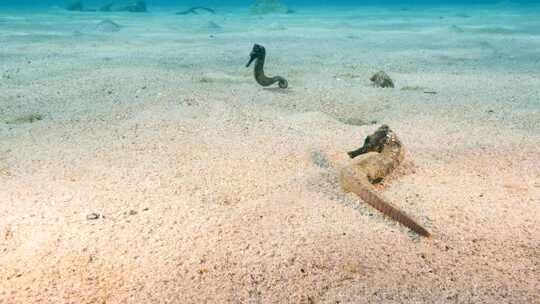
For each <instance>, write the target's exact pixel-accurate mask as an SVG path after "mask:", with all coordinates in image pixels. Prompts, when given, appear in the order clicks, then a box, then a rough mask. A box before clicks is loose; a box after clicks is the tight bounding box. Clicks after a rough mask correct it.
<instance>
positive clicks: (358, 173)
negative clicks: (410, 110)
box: [339, 125, 430, 237]
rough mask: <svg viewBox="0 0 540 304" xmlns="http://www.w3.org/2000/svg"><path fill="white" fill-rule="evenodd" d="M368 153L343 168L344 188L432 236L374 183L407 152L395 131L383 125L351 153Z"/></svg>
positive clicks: (421, 232)
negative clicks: (390, 200)
mask: <svg viewBox="0 0 540 304" xmlns="http://www.w3.org/2000/svg"><path fill="white" fill-rule="evenodd" d="M366 153H369V154H368V155H367V156H366V158H365V159H362V160H361V161H359V162H356V163H353V164H351V165H349V166H347V167H345V168H343V169H341V172H340V176H339V180H340V183H341V187H342V188H343V190H344V191H345V192H352V193H354V194H356V195H358V196H359V197H360V198H361V199H362V200H363V201H364V202H366V203H368V204H369V205H371V206H372V207H373V208H375V209H377V210H379V211H380V212H382V213H383V214H385V215H386V216H388V217H390V218H391V219H393V220H395V221H397V222H399V223H401V224H402V225H404V226H406V227H408V228H409V229H411V230H413V231H414V232H416V233H418V234H419V235H421V236H424V237H430V233H429V232H428V231H427V230H426V229H425V228H423V227H422V226H420V225H419V224H417V223H416V222H415V221H414V220H413V219H411V218H410V217H409V216H408V215H407V214H405V213H404V212H403V211H401V210H399V209H398V208H397V207H395V206H393V205H392V204H391V203H389V202H388V200H386V199H385V198H384V197H383V196H382V195H381V194H379V193H378V192H377V191H376V190H375V188H374V187H373V185H372V184H373V183H376V182H379V181H381V180H382V179H383V178H385V177H386V176H387V175H388V174H390V173H391V172H392V171H393V170H394V169H396V168H397V167H398V166H399V165H400V163H401V162H403V159H404V154H405V152H404V149H403V145H402V143H401V141H400V140H399V139H398V137H397V136H396V134H395V133H394V132H393V131H392V130H390V128H389V127H388V126H387V125H382V126H381V127H380V128H379V129H377V130H376V131H375V133H373V134H372V135H369V136H368V137H367V138H366V139H365V141H364V145H363V146H362V147H360V148H359V149H357V150H354V151H351V152H348V154H349V157H350V158H355V157H357V156H359V155H362V154H366Z"/></svg>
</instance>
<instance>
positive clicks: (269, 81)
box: [246, 44, 289, 89]
mask: <svg viewBox="0 0 540 304" xmlns="http://www.w3.org/2000/svg"><path fill="white" fill-rule="evenodd" d="M265 59H266V49H265V48H264V46H262V45H259V44H255V45H254V46H253V50H252V51H251V54H250V59H249V62H248V63H247V64H246V67H249V66H250V65H251V63H252V62H253V61H255V69H254V74H255V80H256V81H257V83H259V84H260V85H262V86H263V87H267V86H271V85H273V84H274V83H276V82H277V83H278V85H279V87H280V88H282V89H286V88H287V87H288V86H289V83H288V82H287V79H285V78H283V77H281V76H274V77H267V76H266V75H264V62H265Z"/></svg>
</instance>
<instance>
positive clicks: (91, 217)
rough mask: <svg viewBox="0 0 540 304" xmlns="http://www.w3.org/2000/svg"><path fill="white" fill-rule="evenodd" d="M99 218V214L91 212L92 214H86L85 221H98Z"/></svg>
mask: <svg viewBox="0 0 540 304" xmlns="http://www.w3.org/2000/svg"><path fill="white" fill-rule="evenodd" d="M100 217H101V215H100V214H98V213H94V212H93V213H90V214H88V215H87V216H86V219H87V220H89V221H93V220H97V219H99V218H100Z"/></svg>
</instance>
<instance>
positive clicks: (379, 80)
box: [369, 71, 394, 88]
mask: <svg viewBox="0 0 540 304" xmlns="http://www.w3.org/2000/svg"><path fill="white" fill-rule="evenodd" d="M369 80H371V82H373V85H374V86H376V87H378V88H393V87H394V81H392V79H391V78H390V76H388V74H386V73H385V72H383V71H380V72H378V73H377V74H375V75H373V76H371V78H370V79H369Z"/></svg>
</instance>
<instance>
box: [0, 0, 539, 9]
mask: <svg viewBox="0 0 540 304" xmlns="http://www.w3.org/2000/svg"><path fill="white" fill-rule="evenodd" d="M86 2H87V3H89V4H92V3H105V2H111V1H99V0H89V1H86ZM65 3H66V1H63V0H2V1H0V6H11V7H36V6H37V7H42V6H49V5H64V4H65ZM283 3H285V4H287V5H291V6H325V5H330V6H340V5H342V6H356V5H380V6H388V5H411V6H414V5H481V4H490V5H491V4H504V5H538V4H539V3H538V1H535V0H519V1H518V0H514V1H497V0H469V1H465V0H454V1H450V0H439V1H432V0H416V1H413V0H386V1H376V0H363V1H358V0H357V1H353V0H332V1H329V0H318V1H308V0H289V1H283ZM147 4H148V5H149V6H150V7H151V6H190V5H214V6H218V7H219V6H248V5H250V4H251V2H250V1H248V0H227V1H221V0H199V1H197V0H182V1H175V0H149V1H147Z"/></svg>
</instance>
